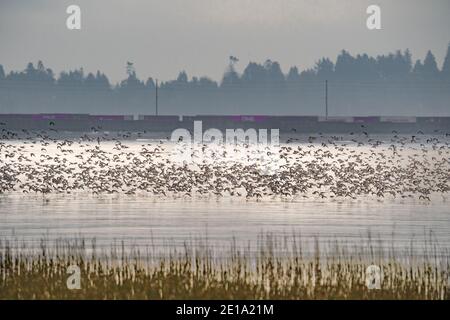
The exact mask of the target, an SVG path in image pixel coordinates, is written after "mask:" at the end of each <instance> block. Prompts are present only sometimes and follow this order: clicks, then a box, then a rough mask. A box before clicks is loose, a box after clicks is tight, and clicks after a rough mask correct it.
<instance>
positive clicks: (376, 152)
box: [0, 126, 450, 201]
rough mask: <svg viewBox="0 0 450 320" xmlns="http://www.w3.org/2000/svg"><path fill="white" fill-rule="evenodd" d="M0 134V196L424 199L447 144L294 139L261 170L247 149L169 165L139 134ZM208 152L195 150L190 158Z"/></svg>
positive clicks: (162, 144)
mask: <svg viewBox="0 0 450 320" xmlns="http://www.w3.org/2000/svg"><path fill="white" fill-rule="evenodd" d="M0 130H1V133H0V194H2V193H3V194H5V193H11V192H20V193H34V194H52V193H75V192H88V193H90V194H126V195H139V194H145V195H149V194H151V195H156V196H174V197H188V198H192V197H227V196H240V197H247V198H254V199H260V198H265V197H285V198H295V197H303V198H320V199H331V198H333V199H340V198H353V199H356V198H357V197H359V196H371V197H375V198H384V197H395V198H399V197H400V198H416V199H422V200H426V201H429V200H431V198H432V195H434V194H438V195H442V196H443V197H445V196H446V194H447V193H448V192H449V190H450V139H449V138H448V137H449V134H445V133H440V132H436V133H435V134H433V135H425V134H423V132H420V131H419V132H417V133H416V134H415V135H408V136H407V135H399V134H397V133H396V132H395V131H394V132H392V134H390V135H386V136H378V137H372V136H371V135H369V134H367V133H364V134H363V133H352V134H350V135H346V136H333V135H330V136H325V135H322V134H318V135H315V136H300V135H294V136H293V137H290V138H288V139H286V140H284V143H282V144H281V146H280V147H279V148H278V149H277V153H278V154H275V155H274V154H272V155H270V156H272V157H273V156H275V157H276V159H277V160H279V161H280V162H279V163H280V166H279V170H277V172H273V173H267V172H263V171H261V170H260V169H261V168H260V166H259V164H258V161H253V160H252V161H250V160H249V159H250V156H249V154H248V152H254V151H250V150H252V149H251V148H249V146H248V145H246V144H242V145H237V146H233V147H231V148H229V147H228V148H227V147H225V146H224V147H223V148H222V149H220V148H219V149H215V150H213V151H211V152H210V153H209V156H208V159H203V160H201V161H197V162H196V163H194V164H193V163H176V162H174V161H172V159H171V157H170V156H169V154H170V152H171V150H172V149H173V143H169V142H167V141H165V140H151V141H145V140H142V139H139V138H140V137H142V133H125V134H124V133H117V134H111V133H102V132H92V133H89V134H83V135H80V136H77V137H75V138H73V137H72V138H67V137H66V138H64V137H63V135H59V134H58V132H56V130H52V131H50V130H46V131H27V130H22V131H20V132H13V131H9V130H7V129H6V128H5V127H3V128H2V127H1V126H0ZM54 131H55V132H54ZM209 147H210V146H209V145H203V146H202V148H200V149H198V150H197V151H196V152H205V149H208V148H209ZM246 151H247V153H246ZM264 152H265V151H264ZM227 153H228V154H232V153H240V154H241V156H242V154H243V155H244V156H243V157H244V160H245V157H247V160H249V161H234V160H233V161H231V160H230V158H227ZM272 153H273V152H272ZM265 154H267V155H268V156H269V154H270V152H269V151H267V152H265ZM193 156H194V157H195V156H198V155H195V154H193ZM241 160H242V159H241Z"/></svg>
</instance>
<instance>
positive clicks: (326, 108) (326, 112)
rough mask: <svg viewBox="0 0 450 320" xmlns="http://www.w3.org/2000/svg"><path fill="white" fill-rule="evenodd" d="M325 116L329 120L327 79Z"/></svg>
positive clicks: (326, 84) (326, 82) (326, 81)
mask: <svg viewBox="0 0 450 320" xmlns="http://www.w3.org/2000/svg"><path fill="white" fill-rule="evenodd" d="M325 118H326V119H327V120H328V80H325Z"/></svg>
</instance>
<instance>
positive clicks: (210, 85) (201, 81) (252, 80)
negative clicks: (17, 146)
mask: <svg viewBox="0 0 450 320" xmlns="http://www.w3.org/2000/svg"><path fill="white" fill-rule="evenodd" d="M238 61H239V60H238V58H236V57H233V56H231V57H230V59H229V64H228V66H227V68H226V71H225V73H224V75H223V78H222V79H221V81H219V82H217V81H214V80H211V79H210V78H208V77H195V76H194V77H192V78H189V77H188V75H187V74H186V72H185V71H182V72H180V73H179V75H178V77H177V78H176V79H174V80H169V81H164V82H161V83H159V85H158V89H159V101H160V104H161V108H160V110H161V113H163V114H200V113H202V114H208V113H209V114H246V113H247V114H248V113H253V114H255V113H257V114H296V115H297V114H311V115H317V114H321V111H320V110H321V109H322V106H323V102H324V101H323V99H324V81H325V80H327V81H328V82H329V97H330V107H331V108H332V109H331V110H334V112H333V113H335V115H358V114H361V115H368V114H373V115H383V114H386V113H391V114H398V115H403V114H408V115H428V114H429V115H448V114H450V105H449V102H448V101H450V99H449V95H450V45H449V47H448V50H447V54H446V57H445V59H444V63H443V65H442V67H439V66H438V64H437V62H436V59H435V56H434V55H433V53H432V52H431V51H428V53H427V54H426V56H425V58H424V59H423V61H422V60H417V61H415V62H413V60H412V55H411V52H410V51H409V50H405V51H400V50H399V51H397V52H395V53H390V54H386V55H379V56H376V57H372V56H369V55H367V54H358V55H356V56H354V55H352V54H350V53H349V52H347V51H345V50H343V51H342V52H341V53H340V54H339V55H338V57H337V58H336V60H335V62H333V61H332V60H331V59H329V58H322V59H320V60H318V61H317V63H316V64H315V66H314V67H312V68H309V69H305V70H299V69H298V68H297V67H291V68H290V69H289V71H288V72H287V73H286V74H285V73H283V71H282V69H281V66H280V64H279V63H278V62H276V61H271V60H267V61H265V62H264V63H256V62H250V63H249V64H248V65H247V66H246V67H245V68H244V70H243V71H242V72H241V73H240V72H238V71H237V68H236V65H237V63H238ZM126 75H127V76H126V78H125V79H124V80H122V81H120V82H119V83H117V84H112V83H111V81H110V80H109V79H108V77H107V76H106V75H105V74H104V73H102V72H100V71H97V72H96V73H91V72H89V73H86V72H84V70H83V69H82V68H80V69H76V70H71V71H63V72H61V73H60V74H59V75H55V73H54V72H53V71H52V70H51V69H50V68H47V67H46V66H44V64H43V62H42V61H39V62H38V63H37V64H36V65H34V64H33V63H31V62H30V63H28V65H27V66H26V68H25V69H24V70H22V71H10V72H9V73H6V72H5V70H4V68H3V66H2V65H0V112H1V113H7V112H22V113H27V112H28V113H34V112H71V113H87V112H89V113H112V114H132V113H140V114H152V112H153V111H154V107H155V106H154V104H155V94H156V90H155V89H156V82H155V80H154V79H153V78H151V77H150V78H148V79H146V80H141V79H139V77H138V76H137V73H136V70H135V67H134V65H133V63H131V62H127V64H126ZM333 108H334V109H333Z"/></svg>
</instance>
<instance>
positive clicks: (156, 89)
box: [155, 79, 158, 115]
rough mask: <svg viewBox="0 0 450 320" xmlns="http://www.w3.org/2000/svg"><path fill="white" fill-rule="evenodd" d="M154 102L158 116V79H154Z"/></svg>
mask: <svg viewBox="0 0 450 320" xmlns="http://www.w3.org/2000/svg"><path fill="white" fill-rule="evenodd" d="M155 102H156V115H158V79H156V86H155Z"/></svg>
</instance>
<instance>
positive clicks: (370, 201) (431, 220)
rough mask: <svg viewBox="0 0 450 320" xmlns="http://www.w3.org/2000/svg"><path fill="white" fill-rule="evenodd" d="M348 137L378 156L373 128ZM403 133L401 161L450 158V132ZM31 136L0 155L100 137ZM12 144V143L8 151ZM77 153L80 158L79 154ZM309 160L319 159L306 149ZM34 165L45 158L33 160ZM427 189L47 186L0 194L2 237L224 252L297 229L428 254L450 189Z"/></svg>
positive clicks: (324, 238)
mask: <svg viewBox="0 0 450 320" xmlns="http://www.w3.org/2000/svg"><path fill="white" fill-rule="evenodd" d="M70 138H73V137H70ZM347 138H348V139H347ZM347 138H346V139H343V140H341V142H340V143H341V144H347V147H346V148H347V151H348V152H354V151H353V150H355V151H356V152H357V153H361V154H363V155H364V157H363V159H364V162H370V161H372V160H373V159H371V157H372V155H371V153H370V151H371V150H372V148H374V147H373V146H370V144H368V141H367V140H368V138H364V137H363V138H361V137H359V138H358V139H359V140H360V141H363V142H364V145H363V146H360V145H357V143H355V142H354V141H350V142H349V141H348V140H350V139H351V137H347ZM327 139H328V138H324V139H321V140H323V141H327ZM372 139H373V140H376V139H380V140H381V141H382V142H383V145H382V146H380V147H377V149H376V150H377V152H384V153H385V154H387V155H391V154H392V152H393V151H392V150H391V149H390V146H391V143H392V140H391V139H392V137H391V136H380V137H372ZM399 139H403V141H404V143H402V144H401V145H400V147H399V148H398V152H399V153H400V155H401V156H398V158H397V159H398V162H396V164H395V166H397V167H400V166H402V165H403V162H405V163H410V161H412V159H416V160H418V161H419V160H420V161H424V162H425V163H429V164H433V163H437V161H440V162H441V163H442V165H441V168H446V167H445V166H448V165H449V162H448V154H449V147H448V145H449V144H448V138H447V137H442V136H440V137H439V139H440V141H441V142H440V143H439V145H438V147H440V148H441V149H439V148H437V147H436V145H434V144H432V143H426V142H425V141H426V140H427V139H431V137H427V136H425V137H422V138H421V141H419V142H416V143H409V141H410V140H411V138H410V137H400V138H396V142H395V143H397V144H398V140H399ZM418 139H419V138H418ZM74 140H75V139H74ZM308 140H309V139H308V137H299V139H298V140H297V141H296V142H295V143H299V144H301V145H302V146H303V147H304V148H308V146H309V145H311V142H309V141H308ZM32 141H33V140H29V141H28V142H27V143H26V144H25V143H24V142H23V141H22V140H16V141H12V140H10V141H4V143H5V144H7V145H9V146H11V148H13V149H14V150H16V151H15V154H14V157H6V156H5V157H1V156H2V155H1V154H0V160H1V162H0V164H4V165H6V166H7V165H8V164H10V165H13V166H14V165H15V164H17V160H18V159H17V154H19V153H20V154H22V155H23V156H25V157H29V156H30V154H31V153H32V152H34V153H35V157H34V158H35V159H39V158H41V159H43V160H42V161H44V163H47V162H48V163H51V160H45V159H46V158H45V157H46V155H58V157H60V159H64V158H66V159H69V161H73V162H74V164H73V166H74V167H76V164H77V161H78V162H79V163H81V162H83V161H86V159H85V158H86V157H88V156H89V155H90V153H89V152H87V150H88V149H92V148H94V147H95V146H96V145H97V143H96V141H95V140H94V141H93V142H89V143H84V146H81V145H80V143H78V142H77V143H75V144H74V146H72V147H71V149H72V150H73V151H74V153H70V154H69V153H68V152H62V150H58V148H57V146H56V143H50V144H49V145H48V146H46V149H45V150H44V151H42V150H41V146H39V144H36V146H34V145H33V144H32ZM148 142H149V143H153V144H159V141H157V140H153V139H150V140H149V141H145V143H148ZM143 143H144V142H143V141H142V140H141V139H134V140H123V144H126V145H127V146H128V148H127V152H132V153H138V152H139V150H140V149H141V147H142V144H143ZM314 145H315V146H316V147H317V148H320V147H321V142H320V141H315V142H314ZM114 147H115V143H114V142H112V141H107V142H102V144H101V148H102V150H105V151H107V152H110V154H111V158H112V155H113V152H115V150H114ZM65 148H68V147H65ZM8 150H11V149H8ZM8 150H7V149H5V152H11V151H8ZM333 152H336V151H333ZM419 152H420V156H419V155H418V153H419ZM11 154H12V153H11ZM77 154H78V155H80V157H81V158H75V155H77ZM83 157H84V158H83ZM338 158H339V157H336V158H335V159H334V160H337V159H338ZM162 159H163V160H164V158H162ZM446 159H447V160H446ZM303 160H304V161H311V160H314V159H309V158H308V157H305V158H304V159H303ZM344 160H345V158H344ZM33 161H34V160H33ZM124 161H125V160H124ZM321 161H324V162H326V161H327V160H326V159H323V160H321ZM445 161H447V162H445ZM30 163H31V164H30V165H32V162H31V161H30ZM111 163H113V162H111ZM124 163H128V162H124ZM344 163H345V162H344ZM147 165H152V163H148V164H147ZM393 165H394V164H393ZM36 166H40V165H39V164H38V163H37V162H36ZM444 176H445V173H444ZM441 177H442V174H441ZM392 183H394V182H392ZM399 183H401V181H400V182H399ZM394 185H395V184H394ZM430 197H431V200H430V201H428V200H424V199H422V200H421V199H420V198H419V197H417V196H415V197H412V198H401V197H397V198H395V199H394V198H391V197H388V196H386V197H385V198H380V199H378V198H376V197H375V198H374V197H370V196H364V195H363V196H358V197H356V199H352V198H343V199H340V200H337V198H335V199H330V198H327V199H321V198H320V197H318V196H313V195H312V194H308V196H307V197H305V198H302V197H301V196H298V197H293V198H292V199H285V200H282V199H280V197H263V199H262V200H260V201H257V199H245V197H229V196H224V197H215V196H211V195H210V196H208V197H205V198H195V197H194V198H188V197H180V198H176V197H166V198H163V197H160V196H156V195H151V194H136V195H126V194H123V193H119V194H115V195H106V194H105V195H102V194H100V195H93V194H92V193H89V192H86V193H81V192H74V193H73V194H53V193H50V194H46V195H45V196H44V195H36V194H33V193H28V194H24V193H21V192H6V193H5V194H0V240H19V241H20V242H24V243H25V244H26V245H27V246H29V247H36V248H38V247H39V245H40V243H41V240H42V239H45V241H48V242H49V243H52V242H54V240H55V239H80V238H84V239H87V240H89V239H93V238H95V239H96V244H97V246H99V247H103V248H108V247H110V246H111V245H112V244H114V243H116V244H121V242H122V241H123V242H124V245H126V246H127V247H133V246H137V247H140V248H141V247H147V246H151V247H153V248H154V249H156V250H158V251H161V252H166V251H167V250H171V249H173V248H183V247H184V245H185V243H186V242H190V243H195V246H202V245H208V246H211V247H214V248H215V249H217V251H218V252H220V250H221V248H229V246H230V243H231V242H232V241H234V242H235V243H236V244H237V245H238V246H241V247H248V248H249V251H250V252H255V251H256V250H257V245H258V243H261V240H262V235H266V236H267V235H274V236H275V237H278V239H279V241H280V243H279V245H278V247H277V249H276V250H278V251H280V252H282V251H283V250H287V249H288V248H287V247H289V246H292V243H293V242H292V241H291V240H292V239H293V236H294V235H295V237H296V238H299V237H300V239H301V241H302V242H303V243H306V244H307V245H308V244H311V247H312V245H313V243H314V241H315V239H318V241H319V242H320V244H321V245H322V246H324V247H326V246H328V245H330V243H331V242H332V241H334V240H339V242H340V243H345V244H348V245H349V246H352V245H358V246H362V247H379V248H383V249H390V248H395V250H396V251H397V252H399V251H413V252H414V254H415V255H423V254H424V253H429V252H430V250H437V251H439V252H441V253H443V254H446V253H445V252H447V253H448V249H449V248H450V205H449V204H450V203H449V202H450V198H449V194H448V193H437V194H434V195H432V196H430ZM283 241H285V242H286V243H283ZM435 246H436V248H435ZM311 247H309V249H311ZM309 249H308V248H306V250H309ZM287 251H289V250H287Z"/></svg>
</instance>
